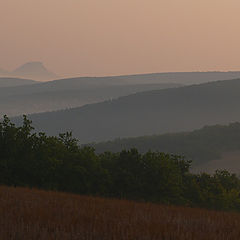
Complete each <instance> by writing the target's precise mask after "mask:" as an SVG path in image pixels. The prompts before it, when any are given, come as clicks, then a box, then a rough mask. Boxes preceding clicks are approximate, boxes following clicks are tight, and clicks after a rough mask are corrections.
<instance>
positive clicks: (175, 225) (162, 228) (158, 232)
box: [0, 186, 240, 240]
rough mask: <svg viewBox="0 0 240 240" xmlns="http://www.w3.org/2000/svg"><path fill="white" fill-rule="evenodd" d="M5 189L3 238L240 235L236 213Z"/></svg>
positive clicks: (141, 239)
mask: <svg viewBox="0 0 240 240" xmlns="http://www.w3.org/2000/svg"><path fill="white" fill-rule="evenodd" d="M0 190H1V199H0V212H1V215H0V224H1V228H0V235H1V237H2V239H4V240H8V239H24V240H32V239H39V240H41V239H44V240H50V239H56V240H60V239H61V240H73V239H92V240H98V239H102V240H110V239H111V240H112V239H115V240H122V239H124V240H133V239H138V240H145V239H178V240H190V239H195V240H202V239H212V240H217V239H229V240H235V239H238V238H239V235H240V230H239V229H240V224H239V223H240V215H239V213H234V212H223V211H219V212H217V211H209V210H205V209H199V208H187V207H176V206H165V205H158V204H150V203H138V202H133V201H126V200H116V199H106V198H105V199H104V198H97V197H86V196H80V195H74V194H67V193H59V192H51V191H42V190H36V189H27V188H10V187H5V186H1V187H0ZM200 230H201V231H200Z"/></svg>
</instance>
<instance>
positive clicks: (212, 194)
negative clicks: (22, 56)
mask: <svg viewBox="0 0 240 240" xmlns="http://www.w3.org/2000/svg"><path fill="white" fill-rule="evenodd" d="M32 130H33V127H32V125H31V121H30V120H28V119H27V117H26V116H24V118H23V124H22V125H21V126H19V127H17V126H15V125H14V124H13V123H12V122H11V121H10V120H9V119H8V118H7V117H6V116H5V117H4V119H3V120H2V122H1V123H0V184H2V185H10V186H25V187H37V188H42V189H47V190H57V191H65V192H73V193H79V194H84V195H96V196H104V197H114V198H124V199H132V200H139V201H152V202H159V203H165V204H177V205H186V206H192V207H195V206H197V207H204V208H211V209H224V210H240V179H239V178H238V177H237V176H236V175H235V174H231V173H229V172H227V171H220V170H219V171H216V173H215V174H214V175H209V174H206V173H202V174H191V173H190V172H189V168H190V165H191V162H190V161H189V160H188V159H184V157H182V156H178V155H172V154H167V153H162V152H151V151H148V152H146V153H143V154H141V153H139V152H138V150H137V149H130V150H122V151H121V152H117V153H113V152H104V153H101V154H96V153H95V150H94V148H92V147H87V146H85V147H80V145H79V143H78V141H77V140H76V139H74V138H73V137H72V134H71V133H68V132H67V133H63V134H59V136H58V137H52V136H47V135H46V134H45V133H35V132H34V131H32Z"/></svg>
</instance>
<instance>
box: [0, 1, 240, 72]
mask: <svg viewBox="0 0 240 240" xmlns="http://www.w3.org/2000/svg"><path fill="white" fill-rule="evenodd" d="M239 9H240V1H239V0H101V1H100V0H0V68H3V69H6V70H13V69H14V68H16V67H18V66H20V65H21V64H23V63H25V62H29V61H42V62H43V63H44V64H45V66H46V67H47V68H49V69H50V70H52V71H53V72H55V73H57V74H59V75H62V76H70V75H71V76H75V75H76V76H77V75H78V76H86V75H88V76H104V75H120V74H135V73H152V72H174V71H215V70H221V71H230V70H233V71H234V70H240V31H239V23H240V14H239Z"/></svg>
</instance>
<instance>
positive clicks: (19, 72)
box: [11, 62, 57, 80]
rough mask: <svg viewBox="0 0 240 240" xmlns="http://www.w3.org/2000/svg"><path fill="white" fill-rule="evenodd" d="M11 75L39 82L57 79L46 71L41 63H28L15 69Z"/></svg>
mask: <svg viewBox="0 0 240 240" xmlns="http://www.w3.org/2000/svg"><path fill="white" fill-rule="evenodd" d="M11 75H13V76H18V77H24V78H31V79H37V80H50V79H55V78H57V76H56V75H55V74H54V73H52V72H50V71H49V70H47V69H46V67H45V66H44V65H43V63H41V62H28V63H25V64H23V65H22V66H20V67H18V68H17V69H15V70H14V71H13V72H12V73H11Z"/></svg>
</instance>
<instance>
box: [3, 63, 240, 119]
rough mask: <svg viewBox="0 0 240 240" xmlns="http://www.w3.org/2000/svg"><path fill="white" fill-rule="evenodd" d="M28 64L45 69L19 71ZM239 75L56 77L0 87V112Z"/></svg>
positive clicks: (52, 106) (49, 107) (51, 108)
mask: <svg viewBox="0 0 240 240" xmlns="http://www.w3.org/2000/svg"><path fill="white" fill-rule="evenodd" d="M29 65H31V66H33V65H35V67H33V69H34V68H37V69H38V68H39V69H40V70H41V69H43V72H44V71H46V70H44V69H45V67H44V66H43V65H42V64H41V63H35V64H34V63H31V64H25V65H24V67H20V69H18V71H20V72H22V71H23V72H24V71H26V69H29V68H30V70H31V68H32V67H31V66H30V67H29ZM39 65H40V66H39ZM40 70H38V71H40ZM30 72H31V71H30ZM40 72H41V71H40ZM238 76H240V73H239V72H192V73H191V72H190V73H159V74H158V73H156V74H142V75H127V76H110V77H79V78H67V79H59V80H54V81H48V82H41V83H38V84H35V85H31V86H20V87H12V88H5V89H2V90H1V89H0V115H3V114H7V115H9V116H16V115H21V114H31V113H39V112H46V111H55V110H61V109H66V108H73V107H81V106H83V105H85V104H92V103H97V102H101V101H105V100H109V99H112V98H118V97H120V96H126V95H130V94H133V93H136V92H143V91H149V90H159V89H164V88H173V87H179V86H183V84H187V85H188V84H190V83H192V84H193V83H201V82H208V81H214V80H216V79H219V80H221V79H228V80H229V79H230V78H236V77H238Z"/></svg>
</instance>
